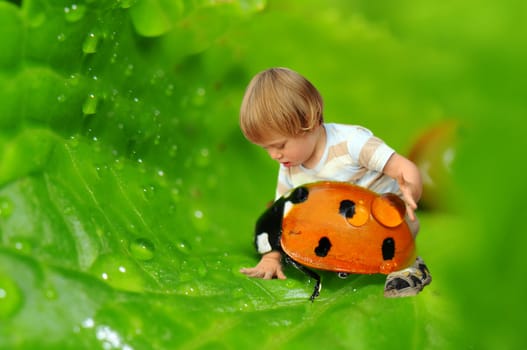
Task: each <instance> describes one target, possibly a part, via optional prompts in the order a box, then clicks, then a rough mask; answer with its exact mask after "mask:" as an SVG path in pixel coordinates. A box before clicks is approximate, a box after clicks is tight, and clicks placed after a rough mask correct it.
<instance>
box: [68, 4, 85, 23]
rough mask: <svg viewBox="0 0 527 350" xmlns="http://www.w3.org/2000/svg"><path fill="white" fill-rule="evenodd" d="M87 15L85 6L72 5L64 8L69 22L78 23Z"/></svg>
mask: <svg viewBox="0 0 527 350" xmlns="http://www.w3.org/2000/svg"><path fill="white" fill-rule="evenodd" d="M84 13H86V6H85V5H77V4H72V5H71V6H66V7H64V15H65V16H66V21H68V22H78V21H80V20H81V19H82V18H83V17H84Z"/></svg>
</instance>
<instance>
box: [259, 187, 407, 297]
mask: <svg viewBox="0 0 527 350" xmlns="http://www.w3.org/2000/svg"><path fill="white" fill-rule="evenodd" d="M405 214H406V206H405V204H404V202H403V201H402V199H400V198H399V197H398V196H397V195H395V194H393V193H384V194H377V193H375V192H373V191H370V190H368V189H366V188H363V187H359V186H356V185H353V184H350V183H344V182H335V181H323V182H315V183H309V184H305V185H302V186H299V187H296V188H294V189H293V190H291V191H290V192H289V193H287V194H286V195H284V196H282V197H281V198H279V199H277V200H276V201H275V202H274V203H273V204H272V205H271V206H270V207H269V208H268V209H267V210H266V211H265V212H264V213H263V214H262V215H261V216H260V218H259V219H258V221H257V222H256V228H255V245H256V248H257V250H258V252H259V253H260V254H265V253H268V252H270V251H271V250H276V251H281V252H282V253H283V254H284V255H285V261H286V262H288V263H290V264H292V265H293V266H294V267H296V268H297V269H299V270H300V271H302V272H303V273H305V274H306V275H308V276H309V277H311V278H313V279H314V280H315V281H316V284H315V288H314V291H313V293H312V295H311V298H310V299H311V300H312V301H313V300H314V299H315V298H316V297H317V296H318V295H319V293H320V289H321V278H320V276H319V274H318V273H316V272H315V271H313V270H312V269H316V270H326V271H334V272H336V273H337V274H338V275H339V276H340V277H343V276H347V274H350V273H356V274H374V273H381V274H389V273H391V272H393V271H398V270H401V269H403V268H406V267H408V266H409V265H411V264H412V263H413V262H414V261H415V259H416V249H415V240H414V237H413V235H412V233H411V231H410V228H409V227H408V225H407V223H406V220H405Z"/></svg>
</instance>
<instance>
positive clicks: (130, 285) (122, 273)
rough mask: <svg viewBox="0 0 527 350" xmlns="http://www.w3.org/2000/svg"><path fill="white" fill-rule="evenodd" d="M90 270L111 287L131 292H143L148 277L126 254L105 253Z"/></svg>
mask: <svg viewBox="0 0 527 350" xmlns="http://www.w3.org/2000/svg"><path fill="white" fill-rule="evenodd" d="M90 272H91V273H93V274H94V275H95V276H97V277H98V278H100V279H101V280H102V281H104V282H106V283H107V284H109V285H110V286H111V287H113V288H116V289H121V290H126V291H131V292H142V291H144V289H145V286H146V283H147V281H146V278H145V276H144V274H143V272H142V271H141V270H140V269H139V267H138V266H137V265H136V264H135V263H134V262H133V261H132V260H129V259H127V258H125V257H124V256H120V255H114V254H105V255H101V256H99V257H98V258H97V260H96V261H95V263H94V264H93V265H92V266H91V268H90Z"/></svg>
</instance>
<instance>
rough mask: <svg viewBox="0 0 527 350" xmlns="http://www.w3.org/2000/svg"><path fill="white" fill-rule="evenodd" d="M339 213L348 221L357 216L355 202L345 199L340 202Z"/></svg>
mask: <svg viewBox="0 0 527 350" xmlns="http://www.w3.org/2000/svg"><path fill="white" fill-rule="evenodd" d="M339 213H340V214H341V215H343V216H344V217H345V218H347V219H351V218H352V217H353V215H355V202H353V201H350V200H349V199H345V200H343V201H342V202H340V206H339Z"/></svg>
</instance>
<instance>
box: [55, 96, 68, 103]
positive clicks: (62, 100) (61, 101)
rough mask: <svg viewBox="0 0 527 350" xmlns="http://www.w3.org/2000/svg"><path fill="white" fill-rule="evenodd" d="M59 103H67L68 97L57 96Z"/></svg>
mask: <svg viewBox="0 0 527 350" xmlns="http://www.w3.org/2000/svg"><path fill="white" fill-rule="evenodd" d="M57 101H58V102H59V103H63V102H64V101H66V96H65V95H64V94H60V95H58V96H57Z"/></svg>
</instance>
